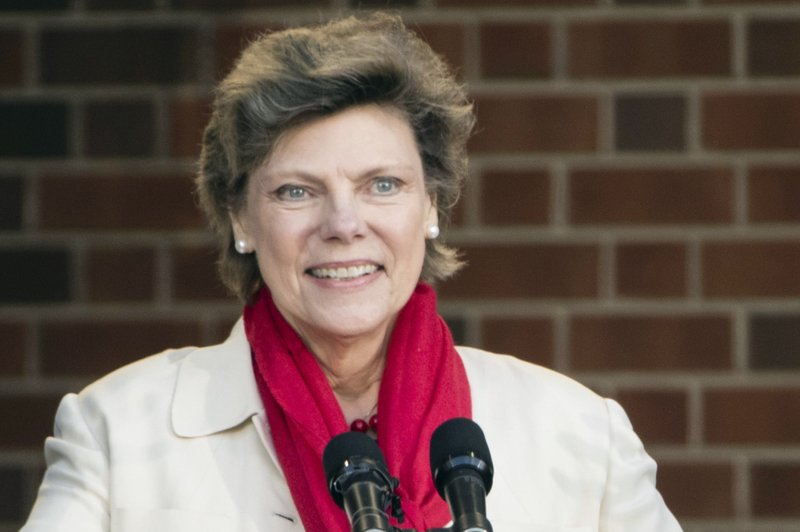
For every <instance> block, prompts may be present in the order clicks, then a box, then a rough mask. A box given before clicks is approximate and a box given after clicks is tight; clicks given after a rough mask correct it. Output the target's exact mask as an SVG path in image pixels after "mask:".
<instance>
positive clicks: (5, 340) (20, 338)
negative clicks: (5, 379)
mask: <svg viewBox="0 0 800 532" xmlns="http://www.w3.org/2000/svg"><path fill="white" fill-rule="evenodd" d="M27 343H28V335H27V331H26V328H25V324H24V323H21V322H17V321H0V345H2V346H3V353H2V356H0V376H10V375H22V373H23V371H24V368H25V354H26V352H27V347H26V346H27Z"/></svg>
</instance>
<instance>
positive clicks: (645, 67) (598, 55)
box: [568, 20, 731, 78]
mask: <svg viewBox="0 0 800 532" xmlns="http://www.w3.org/2000/svg"><path fill="white" fill-rule="evenodd" d="M568 38H569V46H568V50H569V73H570V75H571V76H573V77H576V78H664V77H686V76H728V75H730V73H731V59H730V58H731V52H730V28H729V26H728V23H727V22H725V21H722V20H703V21H696V20H623V21H589V22H576V23H574V24H573V25H572V26H571V27H570V28H569V37H568Z"/></svg>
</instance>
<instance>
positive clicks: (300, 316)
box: [232, 105, 437, 340]
mask: <svg viewBox="0 0 800 532" xmlns="http://www.w3.org/2000/svg"><path fill="white" fill-rule="evenodd" d="M246 194H247V197H246V203H245V206H244V208H243V209H241V211H240V212H238V213H236V215H234V216H232V218H233V222H234V234H235V237H236V238H237V239H244V240H245V241H246V242H247V244H248V246H249V248H250V249H252V250H254V251H255V254H256V257H257V259H258V266H259V270H260V271H261V275H262V277H263V279H264V281H265V282H266V284H267V286H268V287H269V289H270V291H271V292H272V297H273V300H274V301H275V304H276V306H277V307H278V309H279V310H280V311H281V313H282V314H283V316H284V317H285V318H286V319H287V321H288V322H289V323H290V324H291V325H292V326H293V327H294V328H295V329H296V330H297V331H298V332H299V333H300V334H301V336H303V337H304V338H306V339H317V340H319V339H324V338H329V337H335V338H337V339H346V338H355V337H359V336H363V335H385V334H386V332H387V330H388V327H389V326H390V325H391V324H392V322H393V319H394V317H395V316H396V315H397V313H398V312H399V311H400V309H401V308H402V307H403V305H405V303H406V301H407V300H408V298H409V297H410V296H411V293H412V291H413V290H414V287H415V286H416V284H417V282H418V280H419V277H420V272H421V271H422V263H423V259H424V256H425V234H426V228H427V226H428V225H429V224H433V223H436V222H437V216H436V208H435V206H434V205H433V202H432V201H431V198H430V196H429V195H428V194H427V192H426V190H425V180H424V176H423V170H422V161H421V160H420V156H419V152H418V150H417V146H416V142H415V140H414V134H413V132H412V130H411V128H410V126H409V124H408V122H407V120H406V119H405V118H404V117H403V116H402V115H401V114H400V113H399V112H398V111H396V110H394V109H392V108H389V107H382V106H378V105H366V106H359V107H353V108H349V109H347V110H344V111H341V112H339V113H337V114H334V115H332V116H329V117H324V118H320V119H317V120H314V121H312V122H309V123H307V124H303V125H300V126H298V127H296V128H294V129H291V130H289V131H288V132H286V134H285V135H284V136H283V137H282V138H281V139H280V140H279V141H278V143H277V144H276V146H275V148H274V150H273V153H272V154H271V156H270V157H269V159H268V160H267V161H266V162H265V163H264V164H263V165H262V166H261V167H259V168H258V169H257V170H256V171H255V172H254V173H253V174H252V175H251V177H250V180H249V183H248V189H247V192H246ZM381 337H382V336H381Z"/></svg>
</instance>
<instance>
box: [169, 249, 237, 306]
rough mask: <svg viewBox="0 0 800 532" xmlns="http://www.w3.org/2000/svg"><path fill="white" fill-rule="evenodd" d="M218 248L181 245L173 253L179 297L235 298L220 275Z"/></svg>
mask: <svg viewBox="0 0 800 532" xmlns="http://www.w3.org/2000/svg"><path fill="white" fill-rule="evenodd" d="M218 257H219V252H218V250H217V249H213V248H209V247H196V248H179V249H176V250H174V251H173V253H172V268H173V270H172V290H173V295H174V297H175V299H177V300H192V301H198V300H209V299H229V300H230V299H231V298H232V296H231V294H229V293H228V292H227V290H226V289H225V287H224V286H223V285H222V281H220V279H219V275H218V274H217V268H216V264H217V259H218Z"/></svg>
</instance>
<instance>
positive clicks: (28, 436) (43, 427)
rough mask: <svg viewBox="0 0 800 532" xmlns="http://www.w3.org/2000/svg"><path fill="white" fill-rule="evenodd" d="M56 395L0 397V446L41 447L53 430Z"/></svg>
mask: <svg viewBox="0 0 800 532" xmlns="http://www.w3.org/2000/svg"><path fill="white" fill-rule="evenodd" d="M59 400H60V396H50V395H48V396H13V395H12V396H3V397H0V425H1V426H2V427H3V430H0V449H23V448H30V449H41V447H42V444H43V443H44V439H45V438H46V437H47V436H49V435H51V434H52V433H53V417H54V416H55V413H56V407H57V406H58V401H59Z"/></svg>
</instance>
